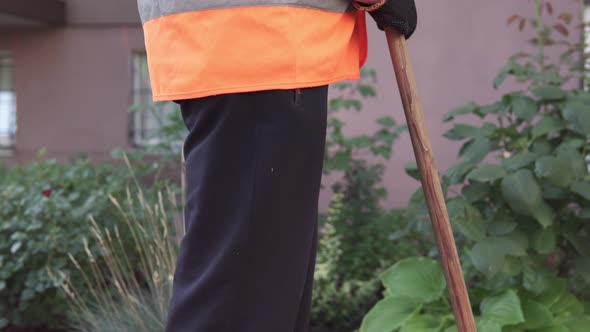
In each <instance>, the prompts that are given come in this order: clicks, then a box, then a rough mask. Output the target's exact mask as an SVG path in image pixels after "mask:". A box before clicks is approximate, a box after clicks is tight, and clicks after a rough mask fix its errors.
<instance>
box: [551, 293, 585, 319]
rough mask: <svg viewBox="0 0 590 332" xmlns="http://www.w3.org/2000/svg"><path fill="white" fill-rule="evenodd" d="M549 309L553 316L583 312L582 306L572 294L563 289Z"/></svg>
mask: <svg viewBox="0 0 590 332" xmlns="http://www.w3.org/2000/svg"><path fill="white" fill-rule="evenodd" d="M549 310H551V312H553V314H554V315H555V316H560V315H572V314H582V313H583V312H584V307H583V306H582V304H581V303H580V301H578V299H577V298H576V297H575V296H574V295H573V294H571V293H569V292H567V291H564V292H563V293H562V294H561V296H560V297H559V298H558V299H557V301H555V302H554V303H553V304H552V305H551V306H550V307H549Z"/></svg>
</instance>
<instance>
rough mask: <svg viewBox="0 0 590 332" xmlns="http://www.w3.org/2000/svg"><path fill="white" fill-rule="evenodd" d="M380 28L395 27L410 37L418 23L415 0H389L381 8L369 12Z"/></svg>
mask: <svg viewBox="0 0 590 332" xmlns="http://www.w3.org/2000/svg"><path fill="white" fill-rule="evenodd" d="M369 14H370V15H371V16H372V17H373V19H374V20H375V22H377V26H378V27H379V29H381V30H383V29H384V28H385V27H394V28H396V29H398V30H399V32H401V33H402V34H403V35H404V36H406V39H407V38H410V36H412V34H413V33H414V31H415V30H416V25H417V24H418V14H417V12H416V3H415V2H414V0H387V2H386V3H385V4H384V5H383V6H382V7H381V8H379V9H377V10H374V11H372V12H369Z"/></svg>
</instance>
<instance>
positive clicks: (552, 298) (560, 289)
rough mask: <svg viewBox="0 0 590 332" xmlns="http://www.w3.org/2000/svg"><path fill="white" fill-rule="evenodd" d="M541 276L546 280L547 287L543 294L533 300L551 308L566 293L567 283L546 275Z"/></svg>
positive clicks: (537, 295)
mask: <svg viewBox="0 0 590 332" xmlns="http://www.w3.org/2000/svg"><path fill="white" fill-rule="evenodd" d="M540 275H542V278H543V279H545V284H546V287H545V289H544V290H543V291H542V292H541V293H539V294H535V296H534V297H533V299H534V300H535V301H537V302H539V303H541V304H543V305H545V306H547V307H549V308H551V307H552V306H553V305H554V304H555V303H556V302H557V301H558V300H559V299H560V298H561V296H562V295H563V294H564V293H565V292H566V287H567V283H566V281H565V280H563V279H560V278H557V277H555V276H552V275H548V274H546V273H542V272H541V273H540Z"/></svg>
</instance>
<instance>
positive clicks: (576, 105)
mask: <svg viewBox="0 0 590 332" xmlns="http://www.w3.org/2000/svg"><path fill="white" fill-rule="evenodd" d="M562 114H563V118H564V119H565V121H567V126H568V128H569V129H571V130H572V131H575V132H577V133H578V134H581V135H584V136H588V135H590V109H588V102H587V101H584V100H580V99H576V98H569V99H568V101H567V103H566V105H565V107H564V108H563V110H562Z"/></svg>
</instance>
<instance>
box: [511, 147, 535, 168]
mask: <svg viewBox="0 0 590 332" xmlns="http://www.w3.org/2000/svg"><path fill="white" fill-rule="evenodd" d="M537 158H538V155H537V154H536V153H534V152H528V151H525V152H521V153H517V154H515V155H513V156H512V157H510V158H508V159H506V160H504V161H503V162H502V166H504V168H506V169H507V170H509V171H516V170H517V169H519V168H522V167H525V166H528V165H530V164H531V163H532V162H534V161H535V160H536V159H537Z"/></svg>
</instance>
